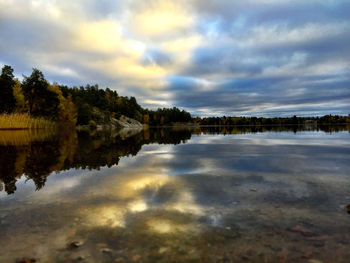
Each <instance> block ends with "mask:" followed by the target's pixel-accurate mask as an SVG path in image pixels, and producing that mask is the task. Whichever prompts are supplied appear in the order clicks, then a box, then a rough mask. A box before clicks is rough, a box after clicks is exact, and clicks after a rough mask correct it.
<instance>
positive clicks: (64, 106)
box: [48, 84, 78, 125]
mask: <svg viewBox="0 0 350 263" xmlns="http://www.w3.org/2000/svg"><path fill="white" fill-rule="evenodd" d="M48 89H49V90H50V91H52V92H55V93H56V94H57V97H58V99H59V101H60V103H59V105H58V110H59V112H58V120H59V121H60V122H64V123H70V124H73V125H75V124H76V123H77V116H78V113H77V109H76V107H75V105H74V103H73V99H72V95H71V94H68V96H67V98H65V97H64V96H63V94H62V91H61V89H60V88H59V87H58V85H57V84H53V85H49V87H48Z"/></svg>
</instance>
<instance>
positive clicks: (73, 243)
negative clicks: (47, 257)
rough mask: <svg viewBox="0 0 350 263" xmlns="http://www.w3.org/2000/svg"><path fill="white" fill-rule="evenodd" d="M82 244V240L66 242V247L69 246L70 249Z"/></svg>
mask: <svg viewBox="0 0 350 263" xmlns="http://www.w3.org/2000/svg"><path fill="white" fill-rule="evenodd" d="M83 244H84V242H83V241H81V240H79V241H73V242H71V243H69V244H68V248H70V249H74V248H78V247H81V246H82V245H83Z"/></svg>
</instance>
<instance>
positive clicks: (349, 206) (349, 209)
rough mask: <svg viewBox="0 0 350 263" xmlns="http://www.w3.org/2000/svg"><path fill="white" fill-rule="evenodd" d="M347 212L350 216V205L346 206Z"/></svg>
mask: <svg viewBox="0 0 350 263" xmlns="http://www.w3.org/2000/svg"><path fill="white" fill-rule="evenodd" d="M346 211H347V212H348V214H350V204H348V205H347V206H346Z"/></svg>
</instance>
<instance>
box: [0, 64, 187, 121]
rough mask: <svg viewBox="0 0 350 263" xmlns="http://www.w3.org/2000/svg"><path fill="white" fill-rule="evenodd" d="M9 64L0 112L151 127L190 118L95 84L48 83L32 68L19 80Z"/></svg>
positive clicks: (2, 79) (0, 79) (0, 80)
mask: <svg viewBox="0 0 350 263" xmlns="http://www.w3.org/2000/svg"><path fill="white" fill-rule="evenodd" d="M13 72H14V70H13V68H12V67H11V66H8V65H5V66H4V67H3V68H2V72H1V76H0V95H1V96H0V114H4V113H6V114H12V113H19V114H20V113H27V114H29V115H30V116H33V117H42V118H45V119H48V120H51V121H54V122H60V123H71V124H74V125H76V124H78V125H87V124H91V123H101V124H106V123H108V122H109V121H110V120H111V118H116V119H118V118H119V117H120V116H121V115H125V116H127V117H129V118H133V119H135V120H137V121H139V122H141V123H143V124H147V125H151V126H159V125H169V124H172V123H183V122H189V121H191V114H190V113H188V112H186V111H184V110H180V109H178V108H176V107H173V108H162V109H160V108H159V109H157V110H149V109H144V108H142V107H141V106H140V105H139V104H138V103H137V101H136V98H135V97H127V96H120V95H119V94H118V93H117V91H115V90H111V89H109V88H106V89H101V88H99V86H98V85H86V86H85V87H84V86H80V87H68V86H65V85H60V84H58V83H49V82H48V81H47V80H46V79H45V77H44V74H43V73H42V72H41V71H40V70H38V69H36V68H33V71H32V73H31V75H30V76H24V78H23V81H22V82H20V81H19V80H18V79H16V78H15V77H14V74H13Z"/></svg>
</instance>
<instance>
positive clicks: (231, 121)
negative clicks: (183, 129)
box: [193, 115, 350, 126]
mask: <svg viewBox="0 0 350 263" xmlns="http://www.w3.org/2000/svg"><path fill="white" fill-rule="evenodd" d="M193 122H194V123H196V124H198V125H204V126H268V125H278V126H283V125H305V124H309V125H316V124H318V125H322V124H350V115H349V116H339V115H325V116H322V117H297V116H295V115H294V116H293V117H285V118H281V117H276V118H263V117H261V118H258V117H226V116H223V117H208V118H201V117H196V118H193Z"/></svg>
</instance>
